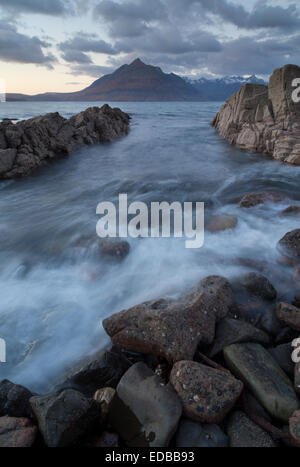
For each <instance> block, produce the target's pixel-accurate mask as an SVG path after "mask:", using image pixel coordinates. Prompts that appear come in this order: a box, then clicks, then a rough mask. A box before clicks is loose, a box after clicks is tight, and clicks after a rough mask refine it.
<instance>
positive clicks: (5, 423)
mask: <svg viewBox="0 0 300 467" xmlns="http://www.w3.org/2000/svg"><path fill="white" fill-rule="evenodd" d="M37 433H38V429H37V427H36V426H35V425H34V424H33V422H32V421H31V420H29V419H28V418H15V417H8V416H5V417H0V448H30V447H31V446H32V445H33V444H34V442H35V439H36V436H37Z"/></svg>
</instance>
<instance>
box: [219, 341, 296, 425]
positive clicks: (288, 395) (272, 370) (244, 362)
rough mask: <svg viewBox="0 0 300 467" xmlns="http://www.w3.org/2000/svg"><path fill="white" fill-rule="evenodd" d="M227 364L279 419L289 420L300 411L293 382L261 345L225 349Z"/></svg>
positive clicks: (234, 346) (231, 346)
mask: <svg viewBox="0 0 300 467" xmlns="http://www.w3.org/2000/svg"><path fill="white" fill-rule="evenodd" d="M224 357H225V361H226V363H227V365H228V368H230V369H231V371H232V372H233V374H234V375H235V376H236V377H237V378H239V379H241V380H242V381H243V382H244V383H245V385H246V387H247V388H248V389H249V390H250V391H251V392H252V393H253V394H254V396H255V397H256V398H257V399H258V401H259V402H260V403H261V404H262V405H263V407H264V408H265V409H266V410H267V411H268V412H269V413H270V414H271V415H272V416H273V417H275V418H278V419H279V420H282V421H284V422H286V421H288V419H289V417H290V416H291V414H292V413H293V412H294V411H295V410H297V409H298V400H297V397H296V394H295V391H294V388H293V386H292V383H291V381H290V380H289V378H288V377H287V376H286V374H285V373H284V372H283V371H282V370H281V368H280V367H279V365H278V364H277V363H276V361H275V360H274V359H273V358H272V357H271V355H270V353H269V352H268V351H267V350H265V349H264V348H263V347H262V346H261V345H260V344H253V343H249V344H233V345H230V346H229V347H226V348H225V349H224Z"/></svg>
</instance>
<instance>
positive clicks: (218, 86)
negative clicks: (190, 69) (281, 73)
mask: <svg viewBox="0 0 300 467" xmlns="http://www.w3.org/2000/svg"><path fill="white" fill-rule="evenodd" d="M184 80H185V81H186V82H187V83H188V84H191V85H192V86H193V87H194V89H195V90H196V91H197V92H198V93H199V94H200V96H201V97H202V99H201V100H208V101H224V100H226V99H229V97H231V96H232V94H235V93H236V92H237V91H238V90H239V89H240V88H241V86H242V85H243V84H246V83H251V84H264V85H266V84H267V83H266V82H265V81H264V80H263V79H260V78H257V77H256V76H255V75H252V76H250V77H248V78H245V77H243V76H225V77H224V78H217V79H207V78H200V79H197V80H193V79H191V78H184Z"/></svg>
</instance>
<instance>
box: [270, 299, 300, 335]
mask: <svg viewBox="0 0 300 467" xmlns="http://www.w3.org/2000/svg"><path fill="white" fill-rule="evenodd" d="M276 316H277V318H278V319H279V321H281V322H282V323H284V324H285V325H286V326H288V327H289V328H291V329H294V330H295V331H299V332H300V309H299V308H297V307H295V306H293V305H289V304H288V303H278V304H277V306H276Z"/></svg>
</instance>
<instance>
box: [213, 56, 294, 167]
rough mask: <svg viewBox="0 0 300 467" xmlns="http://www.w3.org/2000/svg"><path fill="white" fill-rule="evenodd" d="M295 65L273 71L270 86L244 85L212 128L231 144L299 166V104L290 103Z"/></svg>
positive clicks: (225, 106)
mask: <svg viewBox="0 0 300 467" xmlns="http://www.w3.org/2000/svg"><path fill="white" fill-rule="evenodd" d="M299 76H300V69H299V67H298V66H296V65H286V66H284V67H283V68H278V69H277V70H275V71H274V72H273V74H272V76H271V77H270V81H269V85H268V87H267V86H263V85H257V84H245V85H243V86H242V87H241V89H240V90H239V91H238V92H237V93H236V94H234V95H233V96H232V97H231V98H230V99H228V100H227V101H226V103H225V104H224V105H223V106H222V108H221V110H220V112H219V113H218V114H217V116H216V117H215V119H214V120H213V122H212V125H214V126H215V127H216V129H217V130H218V131H219V132H220V134H221V135H222V136H223V137H224V138H225V139H227V140H228V141H229V142H230V143H231V144H235V145H236V146H238V147H239V148H241V149H245V150H247V151H254V152H261V153H266V154H269V155H271V156H272V157H273V158H274V159H276V160H279V161H282V162H285V163H287V164H292V165H300V125H299V116H300V104H299V103H295V102H293V100H292V94H293V91H294V90H295V89H294V88H293V87H292V82H293V80H294V78H299Z"/></svg>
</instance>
